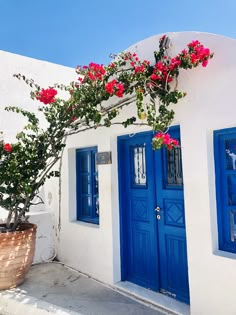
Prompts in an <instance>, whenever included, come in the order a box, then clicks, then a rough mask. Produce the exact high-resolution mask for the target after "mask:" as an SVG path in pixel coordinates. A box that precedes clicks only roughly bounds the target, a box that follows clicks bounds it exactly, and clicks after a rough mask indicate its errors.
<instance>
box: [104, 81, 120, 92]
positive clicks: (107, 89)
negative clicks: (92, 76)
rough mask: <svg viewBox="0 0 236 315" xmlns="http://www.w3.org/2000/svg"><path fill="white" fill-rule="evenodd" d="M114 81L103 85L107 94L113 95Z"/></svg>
mask: <svg viewBox="0 0 236 315" xmlns="http://www.w3.org/2000/svg"><path fill="white" fill-rule="evenodd" d="M116 82H117V81H116V80H115V79H114V80H112V81H110V82H107V84H106V85H105V90H106V91H107V93H108V94H114V93H115V90H114V87H115V85H116Z"/></svg>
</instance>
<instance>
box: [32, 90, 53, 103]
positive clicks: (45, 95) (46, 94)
mask: <svg viewBox="0 0 236 315" xmlns="http://www.w3.org/2000/svg"><path fill="white" fill-rule="evenodd" d="M56 95H57V91H56V90H55V89H54V88H48V89H42V90H41V91H40V92H39V91H36V92H35V97H36V99H37V100H39V101H40V102H42V103H44V104H51V103H54V102H55V101H56V99H55V96H56Z"/></svg>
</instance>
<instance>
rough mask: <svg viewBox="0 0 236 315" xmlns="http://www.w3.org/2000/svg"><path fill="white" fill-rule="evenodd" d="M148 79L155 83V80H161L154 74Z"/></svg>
mask: <svg viewBox="0 0 236 315" xmlns="http://www.w3.org/2000/svg"><path fill="white" fill-rule="evenodd" d="M150 78H151V79H152V80H154V81H156V80H160V79H161V76H159V75H156V74H155V73H153V74H151V75H150Z"/></svg>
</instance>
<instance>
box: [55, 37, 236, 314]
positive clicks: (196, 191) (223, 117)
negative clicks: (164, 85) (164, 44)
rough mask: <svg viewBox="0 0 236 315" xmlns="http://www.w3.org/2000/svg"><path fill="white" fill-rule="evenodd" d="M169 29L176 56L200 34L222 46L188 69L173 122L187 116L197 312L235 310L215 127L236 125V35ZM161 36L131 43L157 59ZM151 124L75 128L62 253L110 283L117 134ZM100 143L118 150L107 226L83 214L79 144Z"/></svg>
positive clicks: (106, 182) (104, 195) (115, 271)
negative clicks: (220, 231) (221, 221)
mask: <svg viewBox="0 0 236 315" xmlns="http://www.w3.org/2000/svg"><path fill="white" fill-rule="evenodd" d="M168 36H169V37H170V38H171V40H172V44H173V46H172V47H171V48H170V50H169V53H170V54H171V55H173V56H174V55H175V54H177V53H178V52H180V51H181V50H182V49H183V48H184V47H186V45H187V43H189V42H190V41H192V40H195V39H198V40H200V41H201V42H202V43H203V44H204V45H205V46H206V47H209V48H210V49H211V50H212V51H213V52H215V56H214V58H213V59H212V60H211V61H210V62H209V65H208V67H207V68H202V67H199V68H197V69H194V70H189V71H182V72H181V75H180V80H179V83H178V87H179V89H180V90H184V91H186V92H187V93H188V95H187V96H186V98H185V99H184V100H183V101H181V102H180V103H179V104H178V105H176V106H175V108H176V112H177V114H176V119H175V122H174V123H173V124H180V127H181V137H182V151H183V171H184V193H185V215H186V232H187V247H188V264H189V282H190V299H191V314H193V315H209V314H216V315H225V314H227V315H233V314H236V300H235V290H236V255H234V254H228V253H225V252H219V251H218V250H217V248H218V235H217V220H216V201H215V177H214V156H213V130H216V129H221V128H227V127H233V126H236V106H235V97H234V90H235V87H234V86H235V73H236V62H235V56H236V41H235V40H232V39H229V38H225V37H222V36H218V35H213V34H206V33H197V32H185V33H169V34H168ZM159 37H160V36H154V37H151V38H148V39H146V40H144V41H142V42H139V43H137V44H135V45H133V46H132V47H131V48H130V49H129V50H131V51H133V52H137V54H138V55H139V57H140V58H141V59H149V60H150V59H151V60H153V61H154V59H153V51H154V50H156V49H158V38H159ZM133 110H134V107H133V108H127V109H124V112H126V111H130V112H132V111H133ZM124 116H125V114H124ZM121 120H122V118H121ZM143 130H145V128H134V127H130V128H128V129H123V128H122V127H119V126H118V127H117V126H116V127H113V128H111V129H100V130H96V131H89V132H86V133H84V134H79V135H75V136H73V137H71V138H70V139H68V143H67V151H66V152H65V155H64V159H63V182H62V213H61V216H62V217H61V218H62V226H61V232H60V234H59V237H58V241H59V242H58V252H59V258H60V259H61V260H62V261H64V262H66V263H67V264H69V265H71V266H73V267H75V268H77V269H79V270H81V271H83V272H85V273H88V274H90V275H92V276H93V277H95V278H98V279H100V280H102V281H104V282H107V283H115V282H117V281H119V280H120V233H119V202H118V170H117V136H118V135H121V134H128V133H132V132H139V131H143ZM94 145H97V146H98V152H102V151H110V150H111V151H112V164H108V165H100V166H99V195H100V224H99V226H96V225H92V224H87V223H82V222H78V221H76V195H75V180H76V176H75V149H76V148H81V147H88V146H94Z"/></svg>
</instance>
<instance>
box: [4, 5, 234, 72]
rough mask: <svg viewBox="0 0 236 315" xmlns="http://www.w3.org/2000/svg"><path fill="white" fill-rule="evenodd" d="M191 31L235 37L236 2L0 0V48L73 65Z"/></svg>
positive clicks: (101, 61)
mask: <svg viewBox="0 0 236 315" xmlns="http://www.w3.org/2000/svg"><path fill="white" fill-rule="evenodd" d="M188 30H193V31H204V32H211V33H217V34H222V35H226V36H229V37H233V38H236V0H198V1H192V0H169V1H166V0H162V1H160V0H146V1H145V0H143V1H141V0H136V1H129V0H118V1H112V0H109V1H108V0H0V50H5V51H9V52H14V53H16V54H20V55H25V56H29V57H33V58H37V59H42V60H47V61H50V62H54V63H58V64H62V65H66V66H70V67H75V66H76V65H78V64H79V65H85V64H88V63H89V62H90V61H93V62H97V63H104V64H105V63H107V62H109V54H110V53H111V52H112V53H118V52H120V51H122V50H124V49H126V48H127V47H129V46H130V45H132V44H134V43H136V42H137V41H140V40H143V39H145V38H147V37H150V36H152V35H156V34H159V33H165V32H169V31H173V32H175V31H188Z"/></svg>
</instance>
